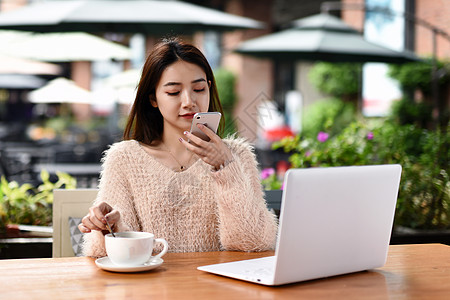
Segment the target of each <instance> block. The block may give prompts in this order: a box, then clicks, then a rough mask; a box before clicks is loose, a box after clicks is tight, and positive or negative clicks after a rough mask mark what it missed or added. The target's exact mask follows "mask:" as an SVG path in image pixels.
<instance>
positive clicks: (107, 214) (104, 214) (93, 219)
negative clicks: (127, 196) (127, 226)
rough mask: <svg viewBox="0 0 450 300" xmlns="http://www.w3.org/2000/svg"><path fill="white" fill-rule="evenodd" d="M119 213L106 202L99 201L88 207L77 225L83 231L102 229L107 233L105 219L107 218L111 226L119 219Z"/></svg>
mask: <svg viewBox="0 0 450 300" xmlns="http://www.w3.org/2000/svg"><path fill="white" fill-rule="evenodd" d="M119 219H120V213H119V211H118V210H115V209H114V208H113V207H111V206H110V205H109V204H108V203H106V202H100V203H99V204H96V205H94V206H92V207H91V208H89V213H88V214H87V215H86V216H84V217H83V219H81V223H80V224H79V225H78V229H80V231H81V232H83V233H88V232H91V231H92V230H98V231H102V232H104V233H107V232H108V231H107V227H106V220H108V223H109V225H110V226H111V228H114V225H115V224H116V223H117V222H118V221H119Z"/></svg>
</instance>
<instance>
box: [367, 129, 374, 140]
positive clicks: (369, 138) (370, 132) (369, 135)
mask: <svg viewBox="0 0 450 300" xmlns="http://www.w3.org/2000/svg"><path fill="white" fill-rule="evenodd" d="M366 138H367V139H368V140H373V132H372V131H369V133H367V136H366Z"/></svg>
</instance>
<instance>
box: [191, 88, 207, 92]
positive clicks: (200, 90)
mask: <svg viewBox="0 0 450 300" xmlns="http://www.w3.org/2000/svg"><path fill="white" fill-rule="evenodd" d="M204 90H205V88H202V89H196V90H194V92H197V93H200V92H203V91H204Z"/></svg>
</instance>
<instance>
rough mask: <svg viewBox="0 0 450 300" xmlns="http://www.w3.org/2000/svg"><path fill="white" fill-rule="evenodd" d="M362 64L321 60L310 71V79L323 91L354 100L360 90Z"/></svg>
mask: <svg viewBox="0 0 450 300" xmlns="http://www.w3.org/2000/svg"><path fill="white" fill-rule="evenodd" d="M361 70H362V67H361V64H357V63H328V62H320V63H317V64H315V65H314V67H313V68H312V69H311V70H310V71H309V73H308V78H309V81H310V82H311V83H312V84H313V85H314V86H315V87H316V88H317V89H318V90H319V91H321V92H323V93H326V94H328V95H331V96H333V97H338V98H343V99H347V100H353V99H355V98H356V96H357V94H358V91H359V82H360V81H361V80H360V77H361Z"/></svg>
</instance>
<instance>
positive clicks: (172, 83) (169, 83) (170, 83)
mask: <svg viewBox="0 0 450 300" xmlns="http://www.w3.org/2000/svg"><path fill="white" fill-rule="evenodd" d="M172 85H181V83H180V82H172V81H169V82H167V83H166V84H164V86H172Z"/></svg>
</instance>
